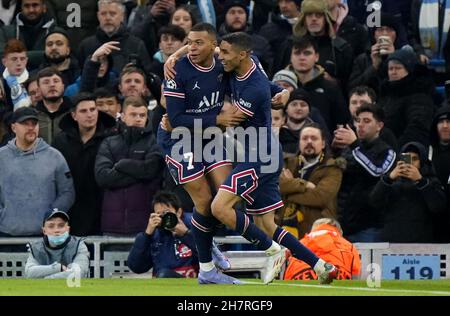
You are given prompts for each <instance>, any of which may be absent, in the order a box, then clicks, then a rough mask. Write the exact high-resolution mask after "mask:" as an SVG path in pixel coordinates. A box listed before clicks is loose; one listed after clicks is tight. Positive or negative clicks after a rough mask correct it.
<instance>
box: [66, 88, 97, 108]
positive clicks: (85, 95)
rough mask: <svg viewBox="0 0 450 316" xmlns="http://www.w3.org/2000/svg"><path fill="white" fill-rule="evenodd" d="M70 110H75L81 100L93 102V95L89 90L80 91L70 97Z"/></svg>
mask: <svg viewBox="0 0 450 316" xmlns="http://www.w3.org/2000/svg"><path fill="white" fill-rule="evenodd" d="M71 101H72V109H71V111H72V112H75V111H76V110H77V107H78V105H79V104H80V103H81V102H83V101H92V102H94V103H95V95H94V94H93V93H91V92H80V93H78V94H76V95H74V96H73V97H72V98H71Z"/></svg>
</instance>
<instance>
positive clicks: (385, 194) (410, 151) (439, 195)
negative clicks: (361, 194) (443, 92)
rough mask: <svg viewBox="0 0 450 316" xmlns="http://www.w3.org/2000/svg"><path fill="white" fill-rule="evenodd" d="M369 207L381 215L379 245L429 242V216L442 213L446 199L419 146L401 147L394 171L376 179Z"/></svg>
mask: <svg viewBox="0 0 450 316" xmlns="http://www.w3.org/2000/svg"><path fill="white" fill-rule="evenodd" d="M370 203H371V204H372V205H373V207H375V208H377V209H380V210H382V212H383V225H384V227H383V229H382V232H381V239H382V241H387V242H396V243H428V242H433V222H432V216H433V214H439V213H441V212H442V211H444V210H445V207H446V197H445V192H444V188H443V186H442V184H441V183H440V181H439V179H438V178H437V177H436V175H435V172H434V169H433V166H432V164H431V161H430V160H429V159H428V157H427V150H426V149H425V147H424V146H423V145H422V144H420V143H418V142H410V143H407V144H406V145H405V146H403V148H402V150H401V155H400V157H399V161H398V162H397V165H396V167H395V168H394V169H393V170H392V171H391V172H390V173H386V174H384V175H383V176H382V177H381V178H380V180H379V181H378V183H377V185H376V186H375V188H374V189H373V191H372V193H371V195H370Z"/></svg>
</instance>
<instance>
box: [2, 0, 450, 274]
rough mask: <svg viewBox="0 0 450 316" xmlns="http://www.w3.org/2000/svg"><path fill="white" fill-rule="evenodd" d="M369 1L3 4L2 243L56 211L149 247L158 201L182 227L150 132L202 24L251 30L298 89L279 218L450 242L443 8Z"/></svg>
mask: <svg viewBox="0 0 450 316" xmlns="http://www.w3.org/2000/svg"><path fill="white" fill-rule="evenodd" d="M204 2H206V3H209V4H210V7H209V8H214V12H207V11H208V10H205V8H204V7H202V6H203V5H204ZM373 2H374V1H370V0H369V1H356V0H355V1H352V0H347V1H344V0H303V1H302V0H261V1H249V0H209V1H202V4H199V3H197V1H187V0H149V1H133V0H99V1H98V2H97V1H91V0H78V1H77V0H70V1H62V0H58V1H56V0H4V1H1V2H0V57H1V58H2V65H0V74H1V78H0V236H1V237H10V236H37V235H41V232H42V218H43V216H44V214H45V213H46V212H47V211H48V210H49V209H54V208H58V209H59V210H62V211H67V215H68V216H70V224H71V225H70V227H71V230H70V232H71V234H73V235H75V236H88V235H101V234H103V235H111V236H133V237H134V236H135V235H136V234H137V233H141V234H140V235H139V238H140V240H141V241H140V243H141V244H145V243H148V241H147V239H149V238H150V237H149V236H147V235H145V233H143V232H145V230H146V228H147V229H148V227H147V224H148V220H149V218H150V213H151V212H153V207H152V200H153V199H154V196H155V194H156V193H157V192H158V191H160V190H168V191H171V192H173V193H175V194H176V195H177V197H178V198H179V199H180V201H181V202H180V203H181V204H180V207H179V208H180V210H182V211H184V213H181V214H183V215H180V216H183V221H184V217H188V215H187V214H189V213H190V212H192V207H193V204H192V201H191V199H190V198H189V195H188V194H187V193H186V192H184V190H183V189H182V188H181V187H179V186H176V185H175V183H174V181H173V180H172V178H171V176H170V174H169V172H168V171H167V167H166V166H165V164H164V157H163V155H162V153H161V150H160V149H159V147H158V145H157V144H156V140H155V137H156V130H157V128H158V125H159V123H160V121H161V120H162V117H163V115H164V114H165V108H164V106H163V103H164V101H163V98H162V97H161V85H162V83H163V81H164V78H163V76H164V73H163V65H164V63H165V61H166V60H167V59H168V58H169V56H170V55H171V54H173V53H174V52H175V51H177V50H178V49H179V48H180V47H182V46H183V45H184V44H185V43H186V39H187V35H188V33H189V31H190V29H191V27H192V26H193V25H195V24H196V23H197V22H202V21H203V22H209V23H214V24H215V25H214V26H215V28H216V30H217V34H218V40H220V37H222V36H224V35H226V34H228V33H232V32H246V33H248V34H250V35H251V36H252V39H253V53H254V55H256V56H257V57H258V59H259V61H260V62H261V65H262V66H263V67H264V69H265V71H266V73H267V75H268V77H269V78H270V79H271V80H273V82H275V83H277V84H279V85H280V86H282V87H283V88H285V89H288V90H290V92H291V95H290V98H289V101H288V103H287V104H286V106H285V108H284V109H282V110H272V119H273V123H272V125H273V128H274V132H275V133H276V134H277V135H278V136H279V139H280V142H281V146H282V148H283V154H284V157H285V160H286V161H285V170H284V171H283V172H282V175H281V178H280V190H281V193H282V195H283V198H284V202H285V207H284V208H283V209H282V210H281V211H280V212H278V214H277V218H278V220H279V221H280V223H282V224H283V225H285V226H289V227H291V229H293V230H295V231H296V233H297V236H298V237H299V238H302V237H303V235H304V234H305V233H307V232H309V231H310V230H311V226H312V224H313V222H314V221H315V220H317V219H319V218H322V217H328V218H334V219H337V220H339V222H340V223H341V225H342V231H343V235H344V236H345V237H346V238H347V239H348V240H350V241H352V242H381V241H389V242H417V243H420V242H444V243H450V230H449V229H448V227H449V225H450V105H449V104H448V100H449V98H450V84H449V83H450V81H448V82H447V80H449V79H450V78H449V77H450V76H449V71H450V41H449V40H447V37H448V33H449V32H448V28H449V25H450V24H449V21H447V19H448V17H449V14H448V11H449V10H450V1H439V0H435V1H421V0H395V1H389V0H384V1H377V3H378V4H381V8H380V7H379V6H376V5H373ZM372 5H373V7H372ZM446 82H447V85H446ZM445 86H446V87H447V90H446V89H437V87H445ZM442 91H447V92H449V95H447V94H446V93H445V92H442ZM405 157H406V158H405ZM175 212H178V207H176V209H175ZM185 222H186V221H185ZM184 233H185V232H184ZM149 235H151V234H149ZM158 236H159V235H158ZM183 236H184V235H183ZM153 238H156V237H153ZM157 238H163V235H161V236H159V237H157ZM136 247H137V246H136ZM189 248H190V249H193V247H192V246H190V247H189ZM136 249H137V248H136ZM136 249H135V251H136ZM142 251H144V250H142ZM153 260H154V264H155V266H156V265H157V264H158V261H155V260H157V259H155V258H153ZM349 273H351V271H350V272H349Z"/></svg>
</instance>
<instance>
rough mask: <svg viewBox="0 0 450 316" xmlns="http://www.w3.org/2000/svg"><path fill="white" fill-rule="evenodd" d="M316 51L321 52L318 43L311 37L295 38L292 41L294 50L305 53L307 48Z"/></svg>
mask: <svg viewBox="0 0 450 316" xmlns="http://www.w3.org/2000/svg"><path fill="white" fill-rule="evenodd" d="M310 47H311V48H312V49H314V52H315V53H318V52H319V47H318V46H317V42H316V41H315V40H314V39H312V38H311V37H309V36H302V37H298V36H294V38H293V39H292V50H299V51H304V50H305V49H307V48H310Z"/></svg>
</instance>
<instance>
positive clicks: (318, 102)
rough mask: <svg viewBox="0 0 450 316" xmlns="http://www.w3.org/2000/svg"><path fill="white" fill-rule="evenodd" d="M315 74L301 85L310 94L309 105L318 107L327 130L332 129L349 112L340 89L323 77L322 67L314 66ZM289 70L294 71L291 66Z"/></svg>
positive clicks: (344, 118)
mask: <svg viewBox="0 0 450 316" xmlns="http://www.w3.org/2000/svg"><path fill="white" fill-rule="evenodd" d="M316 69H317V74H316V76H315V77H314V78H313V79H312V80H311V81H308V82H306V83H305V84H304V85H303V86H302V85H301V83H300V82H299V85H298V87H299V88H303V89H305V90H306V91H308V92H309V94H310V95H311V106H313V107H316V108H318V109H319V111H320V114H321V115H322V117H323V119H324V120H325V123H326V124H327V128H328V131H334V130H335V129H336V125H337V124H345V123H347V122H348V121H349V120H350V112H349V110H348V107H347V105H346V103H345V100H344V96H343V95H342V92H341V89H339V87H338V86H337V85H336V84H335V83H334V82H332V81H330V80H327V79H325V77H324V72H323V69H321V68H316ZM289 70H291V71H294V70H293V68H292V67H290V68H289Z"/></svg>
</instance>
